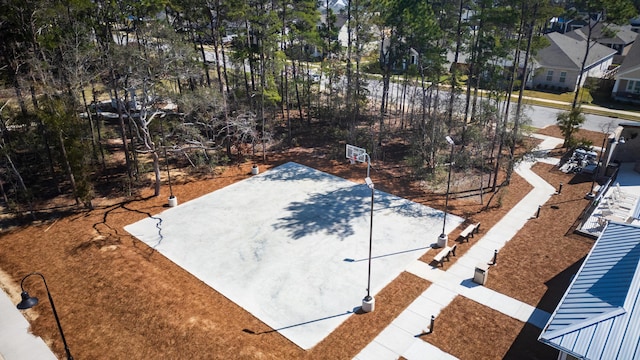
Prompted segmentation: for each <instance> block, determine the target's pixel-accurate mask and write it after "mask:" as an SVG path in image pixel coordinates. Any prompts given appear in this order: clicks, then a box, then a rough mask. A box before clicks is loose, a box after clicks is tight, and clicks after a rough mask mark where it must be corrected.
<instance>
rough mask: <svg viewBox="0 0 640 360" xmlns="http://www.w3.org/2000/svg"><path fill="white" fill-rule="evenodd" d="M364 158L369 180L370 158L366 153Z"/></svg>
mask: <svg viewBox="0 0 640 360" xmlns="http://www.w3.org/2000/svg"><path fill="white" fill-rule="evenodd" d="M364 156H365V157H366V158H367V178H369V168H371V157H370V156H369V154H367V153H364ZM369 179H370V178H369Z"/></svg>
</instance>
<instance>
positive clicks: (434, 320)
mask: <svg viewBox="0 0 640 360" xmlns="http://www.w3.org/2000/svg"><path fill="white" fill-rule="evenodd" d="M435 322H436V317H435V316H433V315H431V323H430V324H429V334H431V333H432V332H433V324H434V323H435Z"/></svg>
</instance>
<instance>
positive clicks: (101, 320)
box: [0, 133, 600, 359]
mask: <svg viewBox="0 0 640 360" xmlns="http://www.w3.org/2000/svg"><path fill="white" fill-rule="evenodd" d="M595 134H596V135H597V136H600V134H598V133H595ZM270 160H271V162H270V163H269V164H261V168H260V169H261V171H265V170H267V169H268V168H270V167H271V166H275V165H278V164H281V163H284V162H286V161H296V162H298V163H301V164H304V165H307V166H310V167H313V168H315V169H319V170H322V171H325V172H329V173H332V174H335V175H337V176H341V177H344V178H347V179H351V180H353V181H362V174H363V173H362V170H363V169H362V167H361V166H360V167H359V166H350V165H349V164H348V162H341V161H335V160H327V159H325V158H323V157H320V156H317V154H313V153H312V152H308V151H306V150H305V149H294V150H292V151H290V152H288V153H287V155H285V156H282V157H275V156H271V157H270ZM377 165H378V170H376V171H375V172H372V178H373V180H374V182H375V183H376V187H377V188H379V189H381V190H384V191H387V192H390V193H393V194H396V195H399V196H403V197H406V198H409V199H411V200H414V201H417V202H420V203H423V204H427V205H433V204H435V205H433V206H435V207H439V208H441V209H442V208H443V207H442V204H443V202H444V201H443V200H444V196H442V195H425V193H424V192H422V190H421V188H420V187H419V186H417V185H416V184H415V182H411V181H409V180H408V178H406V177H399V176H398V175H397V173H396V172H397V168H396V167H394V166H392V164H384V163H380V164H377ZM534 169H535V170H536V172H537V173H538V174H539V175H541V176H543V177H544V178H546V179H548V181H549V182H550V183H551V184H554V185H555V184H556V183H558V182H559V181H560V180H561V179H562V180H564V181H565V183H564V188H563V192H562V194H561V195H557V196H555V197H553V198H552V199H551V203H549V204H547V205H545V206H544V207H543V211H541V216H540V218H538V219H535V220H532V221H530V222H529V224H527V225H526V226H525V227H524V228H523V229H522V230H521V231H520V232H519V233H518V234H517V236H516V237H515V238H514V239H513V240H512V241H511V242H509V243H508V244H507V246H506V247H505V248H504V249H503V250H502V251H501V252H500V255H499V259H498V264H497V266H495V267H493V268H491V270H490V273H489V282H488V284H487V286H489V287H490V288H492V289H495V290H497V291H500V292H503V293H505V294H507V295H509V296H513V297H515V298H517V299H520V300H522V301H525V302H527V303H529V304H532V305H538V304H539V305H538V306H541V307H543V309H544V310H546V311H552V310H553V308H554V307H555V304H554V301H555V302H557V300H559V296H561V295H562V293H563V292H564V287H566V284H567V282H566V279H568V276H570V274H571V272H572V271H575V270H576V269H575V267H576V265H575V264H577V261H579V260H580V259H581V258H582V257H583V256H584V254H585V253H586V251H588V249H589V244H590V242H591V241H592V240H585V239H583V238H581V237H578V236H575V235H571V226H572V224H573V222H574V221H575V219H576V216H577V214H578V213H579V212H580V211H581V210H582V209H583V208H584V206H585V205H586V203H585V200H582V199H581V197H582V196H584V194H585V193H586V192H588V186H589V185H590V183H589V182H578V183H572V182H571V181H570V179H567V178H564V177H562V176H566V175H565V174H562V175H560V174H556V173H555V171H554V170H551V169H550V168H549V167H546V166H544V165H537V166H536V167H535V168H534ZM250 172H251V164H250V163H246V164H244V165H242V166H239V167H236V166H234V167H228V168H226V169H225V170H224V171H223V172H221V173H220V174H219V175H217V176H215V177H214V178H212V179H206V180H197V181H191V182H188V183H184V184H174V186H173V192H174V193H175V194H176V195H177V196H178V199H179V201H180V202H181V203H182V202H186V201H189V200H190V199H193V198H195V197H198V196H201V195H203V194H206V193H209V192H211V191H215V190H216V189H219V188H221V187H224V186H227V185H229V184H232V183H234V182H236V181H238V180H240V179H243V178H246V177H248V176H250V175H249V174H250ZM530 189H531V187H530V185H529V184H528V183H526V182H525V181H524V180H523V179H521V178H519V177H518V176H517V175H514V177H513V179H512V182H511V185H510V186H509V188H507V189H505V190H506V191H502V192H501V193H500V194H499V201H498V199H494V200H493V201H492V207H490V209H488V210H485V211H482V212H478V211H479V210H480V209H481V208H482V207H483V206H484V205H483V204H480V202H479V198H478V197H477V196H473V197H466V198H456V197H455V196H453V198H452V199H451V200H450V204H449V205H450V207H449V209H450V211H452V212H453V213H456V214H458V215H460V216H464V217H465V218H468V219H469V221H473V222H481V223H482V227H481V232H480V236H482V233H483V232H484V231H486V230H487V229H489V228H490V227H491V226H492V225H493V224H495V223H496V222H497V221H498V220H499V219H500V218H501V217H502V216H503V215H504V214H505V213H506V212H507V211H508V210H509V209H510V208H511V207H512V206H513V205H514V204H516V203H517V202H518V201H519V200H520V199H521V198H522V197H523V196H524V195H525V194H526V193H527V192H528V191H529V190H530ZM164 191H165V192H164V193H163V194H162V195H161V196H159V197H150V196H149V195H150V193H151V191H150V190H149V191H145V192H143V194H142V196H141V197H139V198H137V199H135V200H130V201H126V202H111V203H108V202H107V201H106V200H103V201H102V203H101V202H100V201H96V209H95V210H92V211H85V212H80V213H71V214H67V215H64V214H62V213H59V215H56V216H52V217H50V218H47V219H44V218H43V219H41V220H39V222H37V223H35V224H31V225H29V226H25V227H19V228H15V229H13V230H11V231H8V232H5V233H4V234H3V236H2V238H0V269H2V276H1V277H0V284H1V285H2V288H3V289H4V290H5V291H6V292H8V293H9V294H10V295H11V297H12V299H13V300H14V302H16V303H17V302H18V301H19V297H20V296H19V291H20V287H19V281H20V279H21V278H22V277H23V276H24V275H26V274H28V273H30V272H32V271H40V272H42V273H43V274H44V275H45V276H46V277H47V283H48V285H49V288H50V290H51V292H52V295H53V296H54V299H55V301H56V307H57V310H58V314H59V316H60V320H61V322H62V326H63V327H64V330H65V335H66V337H67V342H68V343H69V347H70V349H71V351H72V353H73V355H74V356H75V357H76V358H77V359H122V358H133V359H145V358H189V359H198V358H201V359H212V358H215V359H217V358H220V359H222V358H224V359H230V358H232V359H350V358H352V357H353V356H355V355H356V354H357V353H358V352H359V351H360V350H361V349H362V348H363V347H364V346H366V344H368V343H369V342H371V341H372V340H373V339H374V338H375V336H376V335H377V334H378V333H379V332H380V331H382V329H384V328H385V327H386V326H387V325H388V324H389V323H390V322H391V321H392V320H393V319H394V318H395V317H396V316H397V315H398V314H399V313H400V312H401V311H402V310H403V309H404V308H406V307H407V306H408V305H409V304H410V303H411V302H412V301H413V300H414V299H415V298H416V297H417V296H418V295H419V294H421V293H422V292H423V291H424V290H425V289H426V288H427V287H428V286H429V283H428V282H427V281H425V280H422V279H419V278H417V277H415V276H413V275H410V274H408V273H402V274H401V275H400V276H399V277H398V278H397V279H396V280H394V281H393V282H392V283H391V284H390V285H388V286H387V287H386V288H384V289H383V290H382V291H381V292H380V293H379V294H377V296H376V310H375V311H374V312H373V313H368V314H355V315H352V316H351V317H350V318H349V319H348V320H347V321H345V322H344V323H343V324H342V325H341V326H339V327H338V328H337V330H336V331H334V332H333V333H332V334H331V335H329V336H328V337H327V338H325V339H324V340H323V341H322V342H320V343H319V344H318V345H316V346H315V347H314V348H312V349H311V350H309V351H303V350H301V349H300V348H298V347H297V346H296V345H294V344H293V343H291V342H289V341H288V340H286V339H285V338H284V337H282V336H281V335H279V334H278V333H277V332H275V331H273V329H271V328H269V327H267V326H266V325H264V324H263V323H261V322H260V321H259V320H257V319H256V318H255V317H253V316H252V315H251V314H249V313H248V312H247V311H245V310H244V309H242V308H240V307H238V306H237V305H236V304H234V303H233V302H231V301H229V300H228V299H226V298H224V297H223V296H221V295H220V294H219V293H217V292H216V291H215V290H213V289H211V288H210V287H208V286H206V285H205V284H204V283H202V282H200V281H199V280H198V279H196V278H195V277H194V276H192V275H191V274H189V273H187V272H186V271H184V270H183V269H182V268H180V267H178V266H176V265H175V264H173V263H172V262H170V261H168V260H167V259H166V258H164V257H163V256H161V255H160V254H158V253H157V252H155V251H153V249H151V248H149V247H148V246H147V245H145V244H143V243H141V242H139V241H137V240H135V239H133V238H132V237H131V236H130V235H129V234H127V233H126V232H125V231H124V230H123V227H124V226H125V225H127V224H130V223H133V222H135V221H137V220H139V219H142V218H144V217H148V216H150V215H153V214H156V213H159V212H161V211H162V210H164V207H165V206H166V202H167V197H168V195H169V194H168V189H164ZM487 198H488V196H487ZM487 198H485V201H486V200H487ZM498 204H501V207H496V205H498ZM552 205H553V206H556V207H558V208H557V209H552V208H551V206H552ZM560 215H562V216H560ZM459 231H460V229H458V230H456V231H454V232H453V233H452V236H453V237H454V236H455V235H457V233H456V232H458V233H459ZM478 238H479V237H478ZM433 241H435V239H434V240H433ZM473 244H474V239H473V238H472V239H471V241H470V242H469V243H464V244H462V245H461V246H459V247H458V248H459V249H460V250H459V251H460V253H459V254H463V253H464V251H466V249H467V248H469V247H471V246H473ZM434 254H435V250H429V252H428V253H427V254H426V255H425V256H423V260H425V261H427V262H428V261H430V260H431V258H432V257H433V255H434ZM446 268H447V264H446V263H445V270H446ZM567 268H569V270H567ZM29 290H30V293H31V294H32V295H34V296H38V297H39V298H40V299H41V301H42V302H43V304H41V305H40V306H38V307H36V308H34V309H32V310H29V311H27V312H25V314H26V315H27V316H28V317H29V318H30V319H32V320H31V323H32V329H33V332H34V333H35V334H36V335H39V336H42V337H43V338H44V339H45V340H47V341H48V342H50V343H52V347H53V349H54V351H55V352H56V353H57V354H58V355H59V356H60V355H62V354H63V353H64V351H63V349H62V344H61V341H60V340H59V335H58V332H57V329H56V327H55V321H54V320H53V316H52V314H51V311H50V308H49V307H48V304H46V294H45V293H43V291H44V289H42V286H40V285H39V284H37V283H35V282H34V283H33V284H31V285H30V286H29ZM547 299H548V300H547ZM469 301H470V300H467V299H461V298H460V297H458V299H456V300H455V301H454V302H453V303H452V304H451V305H450V306H449V307H447V308H445V309H444V310H443V313H442V314H441V315H440V317H439V319H438V323H437V327H436V329H435V332H434V334H431V335H428V336H431V338H430V339H428V340H427V341H430V342H431V341H433V343H434V344H436V345H437V346H439V347H441V348H442V349H444V350H447V349H450V348H452V347H455V348H456V349H458V350H456V351H453V350H451V351H452V353H453V354H454V355H456V356H458V357H460V358H463V359H473V358H477V356H476V355H477V354H481V353H482V354H484V352H483V351H485V350H481V349H479V348H478V347H495V348H496V349H494V350H492V352H491V354H488V355H487V356H489V358H492V357H493V356H496V358H500V357H502V356H505V354H507V355H509V356H511V357H512V358H521V357H518V353H517V352H516V351H515V350H514V349H517V348H519V347H518V346H519V345H518V344H523V341H524V343H525V344H529V343H530V344H536V346H538V345H537V343H536V342H535V337H537V331H535V329H531V328H530V326H528V325H524V324H522V323H521V322H518V321H516V320H513V319H510V318H508V317H506V316H504V315H500V314H497V315H496V314H495V313H494V312H493V311H491V310H489V309H486V308H484V307H482V306H480V305H477V309H476V305H470V304H468V303H467V302H469ZM464 309H467V310H464ZM447 313H451V314H452V315H450V316H443V314H447ZM454 313H455V314H457V315H453V314H454ZM503 317H505V318H506V319H502V318H503ZM447 319H448V320H447ZM492 320H493V323H492V324H491V331H490V332H487V334H488V335H483V336H484V337H482V338H481V337H479V336H480V333H482V331H481V330H482V324H486V322H487V321H492ZM503 320H504V321H503ZM478 322H479V323H478ZM465 329H467V330H465ZM458 333H460V334H462V333H464V334H465V335H466V337H467V339H469V338H471V339H470V340H469V341H467V342H466V343H465V344H466V345H465V346H462V345H456V343H449V342H450V341H453V340H452V339H451V337H452V336H458V335H455V334H458ZM487 336H490V337H491V338H501V339H502V340H501V342H500V343H491V342H490V343H487V342H485V341H484V340H483V339H485V338H486V337H487ZM510 342H511V344H510ZM540 346H544V345H540ZM523 348H526V347H523ZM510 349H511V350H510Z"/></svg>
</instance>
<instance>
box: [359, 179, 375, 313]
mask: <svg viewBox="0 0 640 360" xmlns="http://www.w3.org/2000/svg"><path fill="white" fill-rule="evenodd" d="M364 182H365V183H366V184H367V186H368V187H369V189H371V212H370V216H369V217H370V221H369V270H368V273H367V296H365V297H364V299H362V311H364V312H372V311H373V310H374V309H375V306H376V300H375V299H374V298H373V296H371V249H372V247H373V195H374V192H375V186H374V185H373V181H371V178H370V177H369V176H367V177H366V178H365V179H364Z"/></svg>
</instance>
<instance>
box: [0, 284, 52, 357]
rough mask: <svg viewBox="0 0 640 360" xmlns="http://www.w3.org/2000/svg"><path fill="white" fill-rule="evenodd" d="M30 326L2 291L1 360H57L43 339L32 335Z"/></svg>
mask: <svg viewBox="0 0 640 360" xmlns="http://www.w3.org/2000/svg"><path fill="white" fill-rule="evenodd" d="M45 306H47V304H45ZM29 326H30V325H29V322H28V321H27V319H25V318H24V316H22V314H21V313H20V311H19V310H18V309H17V308H16V304H14V303H13V302H12V301H11V299H10V298H9V296H8V295H7V294H6V293H5V292H4V291H0V360H21V359H38V360H41V359H42V360H48V359H53V360H55V359H56V356H55V355H53V353H52V352H51V349H49V347H48V346H47V344H46V343H45V342H44V341H43V340H42V339H41V338H39V337H37V336H33V335H31V333H30V332H29Z"/></svg>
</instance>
